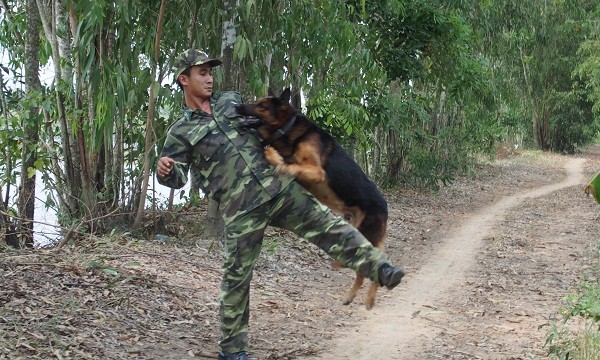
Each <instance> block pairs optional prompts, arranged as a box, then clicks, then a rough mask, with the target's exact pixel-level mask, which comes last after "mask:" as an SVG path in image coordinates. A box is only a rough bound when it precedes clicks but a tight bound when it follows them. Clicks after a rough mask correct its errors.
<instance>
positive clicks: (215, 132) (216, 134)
mask: <svg viewBox="0 0 600 360" xmlns="http://www.w3.org/2000/svg"><path fill="white" fill-rule="evenodd" d="M190 140H191V141H190V143H191V145H192V146H193V147H194V151H195V152H196V153H197V154H199V155H200V156H202V157H203V158H204V160H207V161H208V160H209V159H210V158H212V157H213V155H214V154H216V153H217V151H219V149H220V148H221V147H222V146H223V144H225V136H224V135H223V134H222V133H221V132H220V131H219V128H218V127H217V123H216V122H215V121H211V122H210V123H209V124H208V125H206V126H204V127H203V128H202V129H201V131H199V132H198V133H197V134H195V135H194V136H193V137H192V138H191V139H190Z"/></svg>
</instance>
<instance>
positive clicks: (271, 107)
mask: <svg viewBox="0 0 600 360" xmlns="http://www.w3.org/2000/svg"><path fill="white" fill-rule="evenodd" d="M236 111H237V112H238V114H240V115H242V116H244V117H245V118H244V120H243V121H242V126H244V127H248V128H253V129H255V130H256V131H257V132H258V135H259V136H260V138H261V139H262V142H261V143H262V145H263V146H264V147H265V150H264V153H265V157H266V159H267V161H268V162H269V163H271V164H272V165H274V166H275V167H276V171H277V173H279V174H287V175H290V176H293V177H295V178H296V179H297V180H298V182H299V183H300V184H301V185H302V186H304V187H305V188H306V189H307V190H308V191H310V192H311V193H312V194H313V195H314V196H315V197H316V198H317V199H318V200H319V201H320V202H321V203H323V204H325V205H326V206H327V207H329V208H330V209H331V210H332V211H333V212H334V213H337V214H339V215H341V216H343V217H344V219H346V220H347V221H348V222H349V223H351V224H352V225H353V226H354V227H356V228H357V229H358V230H359V231H360V232H361V233H362V235H363V236H364V237H366V238H367V239H368V240H369V241H370V242H371V243H372V244H373V246H375V247H377V248H380V249H383V248H384V239H385V234H386V230H387V220H388V208H387V203H386V201H385V199H384V198H383V196H382V195H381V193H380V192H379V190H378V189H377V187H376V186H375V184H374V183H373V182H372V181H371V180H369V178H368V177H367V175H366V174H365V173H364V172H363V171H362V169H361V168H360V166H359V165H358V164H357V163H356V162H355V161H354V160H353V159H352V158H351V157H350V155H348V153H347V152H346V151H345V150H344V149H343V148H342V146H341V145H340V144H339V143H338V142H337V140H336V139H335V138H334V137H333V136H331V135H330V134H329V133H327V132H325V131H324V130H323V129H321V128H320V127H318V126H317V125H316V124H315V123H314V122H313V121H311V120H310V119H309V118H308V117H306V116H305V115H303V114H301V113H300V112H299V111H298V110H297V109H296V108H294V107H293V106H292V105H291V104H290V89H289V88H287V89H285V90H284V91H283V92H282V93H281V95H280V96H279V97H277V96H274V95H272V94H269V96H266V97H264V98H261V99H259V100H258V101H257V102H255V103H249V104H239V105H237V106H236ZM363 281H364V277H363V276H361V275H359V274H358V273H357V274H356V279H355V281H354V285H353V286H352V287H351V288H350V290H349V291H348V293H347V294H346V296H345V299H344V304H346V305H348V304H350V303H351V302H352V301H353V300H354V298H355V297H356V294H357V293H358V290H359V289H360V288H361V286H362V284H363ZM378 288H379V284H377V283H375V282H373V283H371V286H370V287H369V290H368V293H367V297H366V299H365V306H366V307H367V309H371V308H372V307H373V305H374V304H375V297H376V293H377V289H378Z"/></svg>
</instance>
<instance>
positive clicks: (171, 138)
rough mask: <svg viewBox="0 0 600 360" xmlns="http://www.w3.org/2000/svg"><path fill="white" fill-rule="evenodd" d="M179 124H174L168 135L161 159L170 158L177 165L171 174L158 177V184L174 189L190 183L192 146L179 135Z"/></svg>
mask: <svg viewBox="0 0 600 360" xmlns="http://www.w3.org/2000/svg"><path fill="white" fill-rule="evenodd" d="M177 128H178V126H177V123H176V124H174V125H173V126H172V127H171V128H170V129H169V132H168V133H167V138H166V140H165V146H164V147H163V150H162V153H161V155H160V157H163V156H168V157H170V158H172V159H173V160H175V165H174V166H173V168H172V169H171V173H170V174H169V175H167V176H165V177H161V176H158V175H157V176H156V179H157V180H158V183H159V184H161V185H164V186H168V187H170V188H173V189H180V188H182V187H183V186H184V185H185V184H186V183H187V181H188V171H189V169H190V159H189V158H190V156H191V151H192V149H191V147H192V146H191V144H190V142H189V141H188V140H187V139H186V138H185V137H183V136H181V135H180V134H177Z"/></svg>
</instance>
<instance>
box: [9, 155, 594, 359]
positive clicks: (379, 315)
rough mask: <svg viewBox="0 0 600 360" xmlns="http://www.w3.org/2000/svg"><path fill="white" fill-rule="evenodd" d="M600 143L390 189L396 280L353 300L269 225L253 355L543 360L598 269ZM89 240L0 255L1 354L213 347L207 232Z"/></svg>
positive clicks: (139, 353)
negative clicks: (553, 328) (590, 190)
mask: <svg viewBox="0 0 600 360" xmlns="http://www.w3.org/2000/svg"><path fill="white" fill-rule="evenodd" d="M598 171H600V148H599V147H593V148H590V149H588V150H585V151H583V152H582V153H581V154H578V155H577V156H560V155H554V154H547V153H540V152H523V153H520V154H512V155H511V156H510V157H508V158H505V159H500V160H497V161H495V162H493V163H485V164H481V165H479V166H478V167H477V169H476V172H477V175H476V176H475V177H473V178H464V179H459V180H457V181H456V182H455V183H453V184H452V185H450V186H448V187H444V188H443V189H441V190H440V191H439V192H435V193H431V192H419V191H413V190H402V191H396V192H388V193H386V194H385V195H386V198H387V200H388V205H389V208H390V221H389V224H388V236H387V240H386V244H387V251H388V253H389V254H390V257H391V259H392V260H393V261H394V262H395V263H396V264H399V265H402V266H404V267H405V269H406V270H407V273H408V274H407V276H406V277H405V280H404V281H403V283H402V284H401V285H400V286H399V287H398V288H396V289H394V290H392V291H387V290H384V289H382V290H380V291H379V294H378V298H377V304H376V305H375V308H374V309H373V310H371V311H368V310H366V309H365V308H364V305H363V304H362V302H361V301H362V299H363V297H364V291H362V292H361V293H359V296H358V297H357V299H356V300H355V302H354V303H353V304H350V305H347V306H344V305H342V300H343V296H344V293H345V291H346V290H347V289H348V288H349V287H350V286H351V284H352V281H353V278H354V274H353V273H352V272H351V271H350V270H348V269H333V268H332V266H331V260H330V259H329V258H328V256H327V255H325V254H324V253H322V252H321V251H320V250H318V249H316V248H315V247H314V246H313V245H311V244H309V243H307V242H306V241H304V240H302V239H298V238H296V237H294V236H291V235H290V234H289V233H286V232H282V231H278V230H276V229H270V230H269V234H268V236H267V238H266V239H265V244H264V246H263V253H262V255H261V258H260V261H259V263H258V265H257V268H256V271H255V274H254V280H253V288H252V294H251V320H250V326H251V334H250V340H251V344H250V348H249V351H248V353H249V355H250V358H251V359H313V360H317V359H369V360H370V359H534V358H539V359H544V358H547V357H548V355H547V349H546V348H544V342H545V340H546V337H547V336H548V333H549V330H550V329H549V326H548V325H549V324H550V323H551V322H552V321H554V320H560V315H559V309H560V307H561V306H563V305H564V298H565V295H567V294H569V293H574V292H576V291H577V289H578V282H579V281H581V280H583V279H584V278H586V276H592V275H593V274H594V273H595V272H594V266H595V265H596V261H597V254H598V235H597V234H598V233H600V221H599V220H600V211H599V207H598V205H597V204H595V203H594V202H593V200H592V199H590V198H586V197H585V196H584V194H583V188H584V186H585V185H586V184H587V182H588V181H589V180H590V179H591V178H592V176H593V175H594V174H595V173H597V172H598ZM203 216H204V210H203V209H194V210H193V211H192V210H188V211H187V212H185V213H184V214H182V215H180V216H179V218H178V219H177V220H176V221H174V222H173V223H172V230H173V231H174V232H175V233H177V234H178V235H179V236H178V237H179V239H177V240H176V239H174V238H169V239H165V238H164V237H157V238H156V239H152V240H144V241H141V240H136V239H133V238H129V237H127V236H118V237H117V236H114V237H111V238H105V239H89V240H87V241H84V242H83V243H81V244H79V246H77V247H69V248H64V249H62V250H51V249H50V250H34V251H20V252H15V251H11V250H8V249H4V250H2V251H1V252H0V279H1V280H0V359H210V358H215V354H216V353H217V349H218V348H217V340H218V336H219V321H218V301H217V299H218V292H219V282H220V276H221V275H220V261H221V245H220V243H219V242H218V241H217V242H213V241H210V240H207V239H203V238H201V237H199V235H198V234H199V233H200V230H201V225H202V218H203Z"/></svg>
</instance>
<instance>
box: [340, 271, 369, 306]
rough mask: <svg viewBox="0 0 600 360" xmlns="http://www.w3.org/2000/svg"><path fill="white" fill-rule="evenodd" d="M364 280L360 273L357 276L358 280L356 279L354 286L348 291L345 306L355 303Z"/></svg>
mask: <svg viewBox="0 0 600 360" xmlns="http://www.w3.org/2000/svg"><path fill="white" fill-rule="evenodd" d="M364 280H365V278H364V276H362V275H359V274H358V273H357V274H356V278H355V279H354V285H352V287H351V288H350V290H348V292H347V293H346V297H345V299H344V305H348V304H350V303H351V302H352V301H354V298H355V297H356V294H357V293H358V290H360V288H361V287H362V284H363V281H364Z"/></svg>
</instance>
